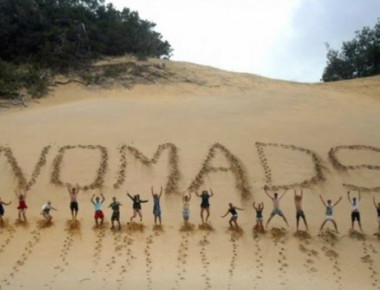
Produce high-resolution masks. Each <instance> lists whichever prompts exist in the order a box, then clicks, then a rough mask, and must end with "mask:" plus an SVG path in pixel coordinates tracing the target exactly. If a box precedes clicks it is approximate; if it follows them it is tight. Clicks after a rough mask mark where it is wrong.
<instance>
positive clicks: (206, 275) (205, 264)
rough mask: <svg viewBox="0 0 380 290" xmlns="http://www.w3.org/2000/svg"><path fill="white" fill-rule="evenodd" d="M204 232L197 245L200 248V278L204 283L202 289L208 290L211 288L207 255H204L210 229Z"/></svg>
mask: <svg viewBox="0 0 380 290" xmlns="http://www.w3.org/2000/svg"><path fill="white" fill-rule="evenodd" d="M204 230H206V231H207V232H206V233H205V234H204V235H203V237H202V239H201V240H200V241H199V245H200V246H201V250H200V256H201V262H202V266H203V270H204V272H203V274H202V275H201V276H202V277H203V278H204V283H205V284H204V288H205V289H209V288H211V279H210V277H209V265H210V262H209V261H208V259H207V255H206V246H207V245H208V244H209V241H208V237H209V235H210V229H209V228H207V229H204Z"/></svg>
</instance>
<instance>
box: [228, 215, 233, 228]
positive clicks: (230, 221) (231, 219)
mask: <svg viewBox="0 0 380 290" xmlns="http://www.w3.org/2000/svg"><path fill="white" fill-rule="evenodd" d="M233 220H234V218H233V217H232V218H230V220H229V223H230V228H231V229H232V228H233V226H232V221H233Z"/></svg>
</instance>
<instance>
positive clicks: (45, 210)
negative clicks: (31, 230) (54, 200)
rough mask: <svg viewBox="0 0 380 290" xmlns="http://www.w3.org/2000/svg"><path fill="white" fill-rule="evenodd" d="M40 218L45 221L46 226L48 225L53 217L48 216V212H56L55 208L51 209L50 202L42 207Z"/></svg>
mask: <svg viewBox="0 0 380 290" xmlns="http://www.w3.org/2000/svg"><path fill="white" fill-rule="evenodd" d="M41 210H42V211H41V214H42V216H43V217H44V218H45V219H46V224H49V223H50V222H51V220H52V219H53V217H52V216H51V215H50V210H57V209H56V208H54V207H52V205H51V202H50V201H48V202H47V203H45V204H44V205H43V206H42V209H41Z"/></svg>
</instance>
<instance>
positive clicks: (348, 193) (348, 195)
mask: <svg viewBox="0 0 380 290" xmlns="http://www.w3.org/2000/svg"><path fill="white" fill-rule="evenodd" d="M347 199H348V201H349V202H350V203H352V201H351V196H350V192H349V191H347Z"/></svg>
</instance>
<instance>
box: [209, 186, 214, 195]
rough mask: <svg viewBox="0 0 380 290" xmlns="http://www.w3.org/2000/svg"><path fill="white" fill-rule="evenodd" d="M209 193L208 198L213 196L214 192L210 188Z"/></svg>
mask: <svg viewBox="0 0 380 290" xmlns="http://www.w3.org/2000/svg"><path fill="white" fill-rule="evenodd" d="M210 192H211V194H210V196H214V192H213V191H212V189H211V188H210Z"/></svg>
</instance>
